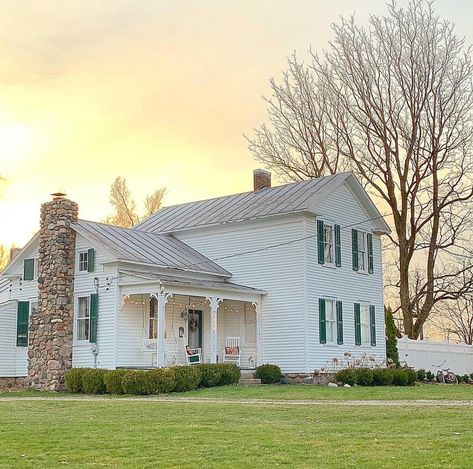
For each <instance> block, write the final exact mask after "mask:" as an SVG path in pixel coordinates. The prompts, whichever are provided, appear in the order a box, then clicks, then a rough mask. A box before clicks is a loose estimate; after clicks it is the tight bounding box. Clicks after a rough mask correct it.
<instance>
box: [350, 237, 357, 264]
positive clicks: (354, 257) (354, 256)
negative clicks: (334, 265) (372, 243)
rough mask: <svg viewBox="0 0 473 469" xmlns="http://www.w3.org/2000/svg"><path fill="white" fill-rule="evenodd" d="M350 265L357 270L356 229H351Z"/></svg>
mask: <svg viewBox="0 0 473 469" xmlns="http://www.w3.org/2000/svg"><path fill="white" fill-rule="evenodd" d="M351 249H352V267H353V270H355V271H357V270H358V231H357V230H351Z"/></svg>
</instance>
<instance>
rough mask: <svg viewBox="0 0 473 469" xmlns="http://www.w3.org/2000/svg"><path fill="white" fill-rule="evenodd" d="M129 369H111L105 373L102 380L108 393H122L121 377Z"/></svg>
mask: <svg viewBox="0 0 473 469" xmlns="http://www.w3.org/2000/svg"><path fill="white" fill-rule="evenodd" d="M128 371H129V370H123V369H121V370H112V371H109V372H108V373H106V374H105V376H104V377H103V381H104V383H105V387H106V388H107V392H108V393H109V394H123V388H122V379H123V376H125V375H126V374H127V373H128Z"/></svg>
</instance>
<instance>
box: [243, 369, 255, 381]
mask: <svg viewBox="0 0 473 469" xmlns="http://www.w3.org/2000/svg"><path fill="white" fill-rule="evenodd" d="M240 378H241V379H253V378H256V373H255V372H254V371H253V370H241V374H240Z"/></svg>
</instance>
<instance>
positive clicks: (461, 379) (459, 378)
mask: <svg viewBox="0 0 473 469" xmlns="http://www.w3.org/2000/svg"><path fill="white" fill-rule="evenodd" d="M464 382H465V381H464V379H463V375H457V383H458V384H461V383H464Z"/></svg>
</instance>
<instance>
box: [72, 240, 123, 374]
mask: <svg viewBox="0 0 473 469" xmlns="http://www.w3.org/2000/svg"><path fill="white" fill-rule="evenodd" d="M89 248H94V249H95V266H94V271H93V272H90V273H89V272H79V270H78V255H79V252H80V251H86V250H87V249H89ZM108 260H110V256H109V255H108V254H107V253H106V252H104V251H103V250H102V249H100V248H99V247H97V246H94V245H92V244H91V243H90V241H88V240H87V239H85V238H84V237H83V236H81V235H77V238H76V266H75V281H74V342H73V352H72V366H73V367H93V366H95V363H94V354H93V353H92V351H91V344H90V343H88V342H82V341H77V336H76V324H77V323H76V312H77V302H78V298H79V297H80V296H88V295H90V294H92V293H95V292H96V289H95V286H94V279H95V278H96V277H97V278H98V282H99V289H98V294H99V309H98V328H97V347H98V355H97V363H96V365H97V367H98V368H109V369H113V368H115V326H114V325H115V311H116V292H117V283H118V279H117V270H116V268H110V267H107V266H104V265H103V263H104V262H105V261H108Z"/></svg>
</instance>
